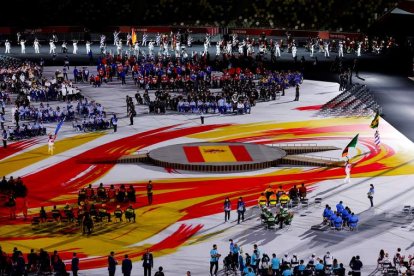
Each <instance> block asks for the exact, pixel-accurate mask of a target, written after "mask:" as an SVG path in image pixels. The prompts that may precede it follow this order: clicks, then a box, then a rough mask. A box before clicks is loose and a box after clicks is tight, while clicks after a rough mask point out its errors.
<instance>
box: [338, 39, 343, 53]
mask: <svg viewBox="0 0 414 276" xmlns="http://www.w3.org/2000/svg"><path fill="white" fill-rule="evenodd" d="M338 47H339V49H338V57H344V44H343V43H342V41H341V40H340V41H339V46H338Z"/></svg>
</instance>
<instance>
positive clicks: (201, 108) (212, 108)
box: [177, 98, 252, 114]
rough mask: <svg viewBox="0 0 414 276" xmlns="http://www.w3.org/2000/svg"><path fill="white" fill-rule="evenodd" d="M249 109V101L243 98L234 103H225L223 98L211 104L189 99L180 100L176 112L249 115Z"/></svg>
mask: <svg viewBox="0 0 414 276" xmlns="http://www.w3.org/2000/svg"><path fill="white" fill-rule="evenodd" d="M251 108H252V106H251V104H250V101H249V100H248V99H243V98H240V99H238V100H237V101H236V102H228V101H227V102H226V101H225V99H224V98H220V99H219V100H218V101H211V102H210V101H202V100H201V99H200V100H198V101H195V100H194V99H191V101H190V102H189V101H188V100H187V99H182V98H180V99H179V101H178V104H177V109H178V112H182V113H189V112H191V113H213V114H214V113H220V114H226V113H237V114H250V112H251Z"/></svg>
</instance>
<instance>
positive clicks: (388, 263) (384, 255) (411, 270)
mask: <svg viewBox="0 0 414 276" xmlns="http://www.w3.org/2000/svg"><path fill="white" fill-rule="evenodd" d="M377 263H378V266H377V270H378V271H380V272H381V273H382V274H383V275H387V274H390V275H391V274H392V273H393V274H395V275H403V276H405V275H414V256H413V255H408V254H406V253H404V252H403V250H402V249H401V248H397V250H396V252H395V254H394V256H392V257H391V256H390V254H389V253H388V252H385V250H384V249H381V250H380V252H379V255H378V259H377ZM397 273H398V274H397Z"/></svg>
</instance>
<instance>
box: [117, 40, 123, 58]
mask: <svg viewBox="0 0 414 276" xmlns="http://www.w3.org/2000/svg"><path fill="white" fill-rule="evenodd" d="M116 52H117V54H118V55H122V39H119V40H118V44H117V45H116Z"/></svg>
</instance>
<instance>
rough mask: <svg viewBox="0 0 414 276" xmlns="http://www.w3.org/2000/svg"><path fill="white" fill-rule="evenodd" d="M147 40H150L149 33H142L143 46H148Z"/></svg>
mask: <svg viewBox="0 0 414 276" xmlns="http://www.w3.org/2000/svg"><path fill="white" fill-rule="evenodd" d="M147 40H148V35H147V33H144V34H143V35H142V44H141V46H147Z"/></svg>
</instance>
